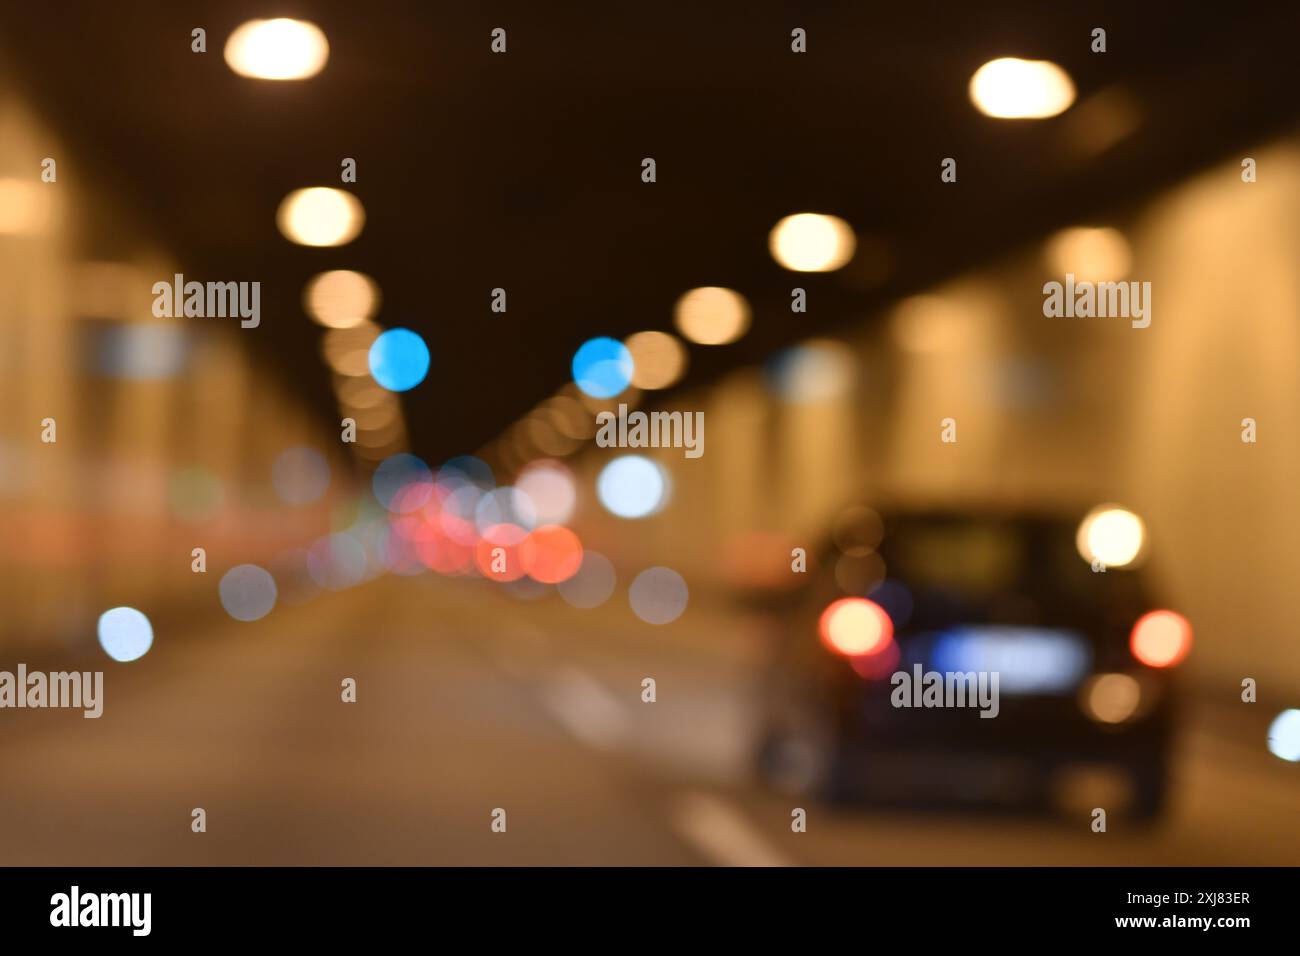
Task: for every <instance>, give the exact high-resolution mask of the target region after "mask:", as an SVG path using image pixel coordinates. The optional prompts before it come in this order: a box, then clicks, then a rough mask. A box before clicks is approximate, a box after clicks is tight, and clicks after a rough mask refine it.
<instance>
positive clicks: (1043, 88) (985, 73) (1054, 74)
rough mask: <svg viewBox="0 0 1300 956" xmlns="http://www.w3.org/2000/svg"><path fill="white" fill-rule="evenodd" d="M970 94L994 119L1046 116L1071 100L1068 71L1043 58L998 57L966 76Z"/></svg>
mask: <svg viewBox="0 0 1300 956" xmlns="http://www.w3.org/2000/svg"><path fill="white" fill-rule="evenodd" d="M970 98H971V100H972V102H974V104H975V105H976V106H977V107H978V108H979V111H980V112H981V113H984V114H985V115H987V116H994V117H997V118H998V119H1046V118H1047V117H1049V116H1056V115H1057V114H1059V113H1064V112H1065V111H1066V110H1068V109H1069V108H1070V104H1071V103H1073V102H1074V83H1073V82H1072V81H1071V80H1070V75H1069V74H1068V73H1066V72H1065V71H1064V70H1063V69H1061V68H1060V67H1059V66H1057V65H1056V64H1055V63H1051V62H1049V61H1047V60H1021V59H1018V58H1016V57H1011V56H1008V57H1002V58H1001V59H998V60H990V61H989V62H988V63H985V64H984V65H983V66H981V67H980V68H979V69H978V70H976V71H975V75H974V76H972V77H971V78H970Z"/></svg>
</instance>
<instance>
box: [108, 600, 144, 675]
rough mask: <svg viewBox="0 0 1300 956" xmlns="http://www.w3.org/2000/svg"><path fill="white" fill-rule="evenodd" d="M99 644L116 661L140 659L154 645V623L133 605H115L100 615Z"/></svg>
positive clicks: (124, 661)
mask: <svg viewBox="0 0 1300 956" xmlns="http://www.w3.org/2000/svg"><path fill="white" fill-rule="evenodd" d="M98 632H99V646H100V647H102V648H103V649H104V653H105V654H107V655H108V656H109V657H111V658H113V660H115V661H120V662H122V663H126V662H127V661H134V660H139V659H140V658H141V657H144V655H145V654H147V653H148V652H149V648H151V647H153V625H152V624H150V623H149V618H147V617H145V616H144V615H143V614H142V613H140V612H139V611H137V610H136V609H135V608H133V607H115V608H111V609H110V610H107V611H105V612H104V613H103V614H101V615H100V616H99V626H98Z"/></svg>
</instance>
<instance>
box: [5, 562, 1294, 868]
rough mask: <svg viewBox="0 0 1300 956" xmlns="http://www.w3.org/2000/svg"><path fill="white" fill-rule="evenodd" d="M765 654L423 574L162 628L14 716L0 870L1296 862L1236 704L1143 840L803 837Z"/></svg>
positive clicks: (686, 622) (1190, 734) (946, 822)
mask: <svg viewBox="0 0 1300 956" xmlns="http://www.w3.org/2000/svg"><path fill="white" fill-rule="evenodd" d="M760 655H761V647H760V645H759V642H758V639H757V636H756V631H755V629H753V628H752V627H750V626H749V625H748V624H746V623H745V622H744V621H739V620H738V619H737V618H736V617H735V615H734V612H723V611H721V610H718V611H710V610H709V609H707V608H705V607H702V606H695V605H693V606H692V607H691V608H689V609H688V610H687V612H686V614H685V615H684V616H683V617H682V618H681V619H679V620H678V621H677V622H675V623H674V624H671V625H668V626H664V627H658V628H656V627H652V626H650V625H647V624H643V623H642V622H640V621H639V620H637V619H636V618H635V617H634V616H633V615H632V613H631V611H630V610H629V609H628V607H627V604H626V600H625V597H623V596H621V595H620V594H617V593H616V595H615V596H614V598H612V599H611V601H610V602H609V603H608V604H607V605H605V606H604V607H602V608H600V609H597V610H590V611H582V610H577V609H574V608H571V607H569V606H568V605H566V604H563V603H562V602H560V601H559V599H558V598H554V597H548V598H544V599H541V600H538V601H532V602H525V601H520V600H517V599H514V598H511V597H508V596H506V595H505V594H503V593H501V592H499V591H497V590H495V589H494V587H493V586H491V585H487V584H483V583H470V582H454V581H445V580H442V579H436V578H432V577H428V576H426V577H421V578H395V577H390V578H384V579H381V580H378V581H374V582H371V583H369V584H366V585H363V586H361V587H359V588H355V589H352V590H350V591H347V592H344V593H339V594H328V595H325V596H322V597H318V598H316V599H314V600H312V601H311V602H309V603H307V604H303V605H300V606H292V605H288V604H284V603H282V604H281V605H280V606H278V607H277V608H276V609H275V611H274V612H273V613H272V614H271V615H270V616H269V617H267V618H265V619H263V620H262V621H259V622H255V623H239V622H235V621H231V620H224V621H205V622H202V623H199V624H196V625H195V626H194V628H193V629H192V631H190V632H187V633H183V634H182V633H159V634H158V635H157V638H156V641H155V645H154V648H153V650H152V651H151V652H150V653H149V655H148V656H146V657H145V658H143V659H141V660H140V661H138V662H135V663H133V664H127V665H114V664H110V663H108V662H107V661H105V670H106V671H107V675H106V678H105V710H104V716H103V717H102V718H100V719H99V720H84V719H82V718H81V715H80V712H65V711H35V712H33V711H21V712H20V711H12V710H11V711H5V712H3V713H0V759H2V760H3V766H4V772H3V774H0V863H2V864H5V865H50V864H55V865H147V864H164V865H167V864H182V865H183V864H221V865H231V864H252V865H262V864H349V865H374V864H403V865H429V864H476V865H482V864H596V865H626V864H649V865H692V864H740V865H749V864H756V865H769V864H771V865H780V864H821V865H925V864H980V865H1004V864H1046V865H1053V864H1123V865H1127V864H1198V865H1211V864H1290V865H1296V864H1300V827H1298V826H1297V825H1296V820H1297V817H1296V809H1297V807H1300V768H1298V767H1296V766H1295V765H1289V764H1285V763H1283V762H1281V761H1278V760H1276V759H1274V758H1272V757H1270V756H1269V755H1268V754H1267V753H1266V751H1265V749H1264V742H1263V738H1262V735H1260V734H1259V732H1258V726H1257V721H1253V722H1252V721H1234V720H1233V719H1231V718H1230V717H1227V716H1225V714H1229V713H1232V711H1231V708H1230V705H1229V703H1228V702H1225V701H1220V702H1215V703H1210V702H1203V701H1202V702H1197V704H1196V706H1193V707H1191V708H1189V714H1188V724H1187V726H1186V728H1185V731H1184V733H1183V735H1182V739H1181V741H1180V746H1179V749H1178V758H1177V761H1176V776H1177V786H1176V788H1175V796H1174V802H1173V806H1172V810H1171V813H1170V815H1169V816H1168V817H1167V818H1166V819H1165V820H1164V821H1163V823H1162V824H1161V825H1159V826H1157V827H1154V828H1147V829H1143V828H1139V827H1137V826H1135V825H1131V824H1128V823H1126V822H1125V821H1123V820H1122V819H1115V820H1112V822H1111V825H1110V826H1109V828H1108V831H1107V832H1106V833H1094V832H1092V830H1091V829H1090V827H1089V821H1090V818H1089V816H1088V814H1087V812H1086V809H1082V808H1081V809H1077V810H1074V811H1067V812H1064V813H1062V814H1058V815H1057V816H1047V817H1034V818H1030V817H1027V816H1025V815H1017V814H980V813H969V814H957V813H933V812H926V813H922V812H913V811H909V812H904V811H897V810H891V811H884V810H881V809H873V808H842V807H837V808H830V807H822V806H817V805H803V806H804V809H806V811H807V818H808V822H807V831H806V832H803V833H795V832H792V830H791V826H790V821H791V812H792V809H793V807H794V805H795V803H794V802H793V801H792V800H790V799H789V798H783V797H780V796H777V795H774V794H771V793H770V792H767V791H765V790H764V789H762V788H761V787H759V786H758V785H757V784H756V783H755V782H754V781H753V780H752V778H751V776H750V773H749V770H748V767H749V759H748V755H749V753H750V750H751V747H752V739H753V728H754V721H753V708H754V703H755V695H756V681H755V677H756V672H757V668H758V663H759V660H760ZM14 663H15V662H5V663H4V665H3V666H5V667H12V665H13V664H14ZM347 677H351V678H355V680H356V681H357V698H358V699H357V702H356V703H344V702H342V701H341V699H340V693H341V682H342V681H343V679H344V678H347ZM645 677H653V678H654V679H655V681H656V683H657V700H656V702H654V703H644V702H643V701H642V700H641V681H642V679H643V678H645ZM1238 706H1241V705H1238ZM197 807H201V808H203V809H204V810H205V811H206V815H207V830H206V832H204V833H194V832H192V830H191V811H192V810H193V809H194V808H197ZM497 808H500V809H503V810H504V811H505V823H506V829H505V832H504V833H499V832H493V829H492V821H493V811H494V810H496V809H497Z"/></svg>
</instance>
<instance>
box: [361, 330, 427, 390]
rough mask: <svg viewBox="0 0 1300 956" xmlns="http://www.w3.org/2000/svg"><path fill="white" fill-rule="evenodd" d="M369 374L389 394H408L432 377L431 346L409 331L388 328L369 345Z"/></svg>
mask: <svg viewBox="0 0 1300 956" xmlns="http://www.w3.org/2000/svg"><path fill="white" fill-rule="evenodd" d="M369 360H370V375H371V377H372V378H374V380H375V381H376V382H378V383H379V384H380V385H382V386H383V387H384V388H386V389H388V390H389V391H390V392H405V391H409V390H410V389H412V388H415V386H417V385H419V384H420V383H421V382H423V381H424V377H425V376H426V375H427V374H429V346H427V345H425V344H424V339H422V338H420V336H419V335H417V334H416V333H415V332H412V331H411V330H410V329H388V330H386V331H384V332H381V333H380V334H379V337H378V338H377V339H375V341H374V343H373V344H372V345H371V346H370V356H369Z"/></svg>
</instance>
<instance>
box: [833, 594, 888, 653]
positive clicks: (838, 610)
mask: <svg viewBox="0 0 1300 956" xmlns="http://www.w3.org/2000/svg"><path fill="white" fill-rule="evenodd" d="M817 629H818V631H819V632H820V633H821V639H822V643H823V644H825V645H826V646H827V647H829V648H830V649H831V650H833V651H835V653H837V654H843V655H844V656H845V657H866V656H870V655H872V654H878V653H880V652H881V651H883V650H885V649H886V648H888V647H889V645H890V644H892V643H893V640H894V622H893V621H891V620H890V619H889V615H888V614H886V613H885V609H884V608H882V607H881V606H880V605H879V604H877V603H876V602H875V601H868V600H867V599H866V598H855V597H849V598H840V599H839V600H838V601H834V602H832V603H831V604H830V605H829V606H828V607H827V608H826V610H824V611H822V616H821V619H820V620H819V621H818V622H817Z"/></svg>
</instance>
